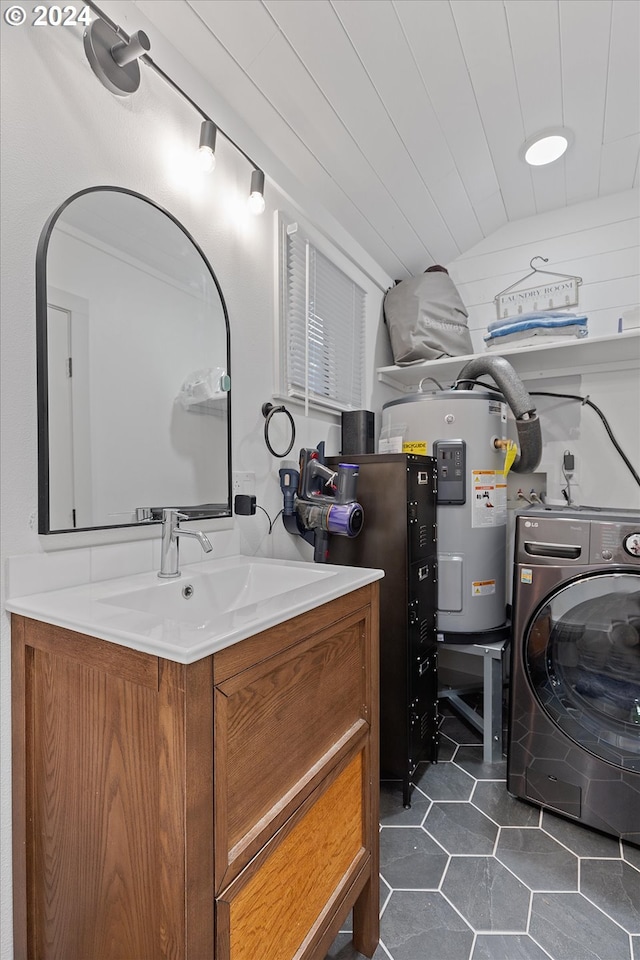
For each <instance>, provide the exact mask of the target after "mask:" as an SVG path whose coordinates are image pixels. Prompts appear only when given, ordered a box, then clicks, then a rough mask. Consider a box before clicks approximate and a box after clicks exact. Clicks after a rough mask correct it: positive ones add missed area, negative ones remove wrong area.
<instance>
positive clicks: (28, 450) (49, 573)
mask: <svg viewBox="0 0 640 960" xmlns="http://www.w3.org/2000/svg"><path fill="white" fill-rule="evenodd" d="M117 6H118V10H117V16H118V20H119V22H120V23H122V24H123V26H124V27H125V29H127V28H128V29H130V30H131V29H137V28H138V27H140V26H141V27H144V26H145V24H144V22H143V18H142V17H141V16H139V14H138V11H137V10H135V8H133V9H132V8H131V7H130V5H129V4H126V3H124V2H121V3H118V5H117ZM128 17H130V18H132V19H133V21H134V22H135V27H133V26H130V25H128ZM141 21H142V22H141ZM149 32H150V33H151V34H152V35H153V30H150V31H149ZM1 34H2V37H1V39H2V114H3V117H2V120H3V136H2V217H3V229H2V238H1V239H2V262H3V280H2V292H1V296H2V326H1V337H2V377H1V390H2V414H1V415H2V422H1V427H2V429H1V442H2V452H1V456H0V469H1V471H2V474H1V476H2V485H1V494H2V501H1V509H2V517H1V521H2V543H1V558H0V559H1V563H2V568H1V569H2V598H1V599H2V604H3V612H2V624H1V627H2V630H1V640H0V657H1V680H0V702H1V713H0V731H1V740H0V749H1V766H0V785H1V786H0V791H1V792H0V817H1V822H0V833H1V848H0V871H1V878H0V879H1V897H0V899H1V904H2V905H1V910H2V913H1V916H0V923H1V940H0V956H1V957H2V958H3V960H9V958H10V957H11V956H12V934H11V865H10V847H11V830H10V823H11V805H10V787H11V770H10V716H11V697H10V640H9V619H8V617H7V615H6V613H5V612H4V598H5V596H6V587H7V584H6V576H5V574H6V560H7V557H12V556H15V555H23V554H24V555H34V556H36V559H37V560H38V568H39V569H40V570H41V571H42V574H41V577H42V579H41V581H40V589H44V588H45V587H44V584H46V586H47V587H49V588H51V585H52V584H53V585H54V586H55V583H56V582H59V580H58V577H59V576H63V577H66V576H67V575H68V574H69V575H74V574H73V573H72V571H75V572H76V573H78V572H79V570H80V568H85V570H86V567H87V565H89V566H90V568H91V572H92V576H93V578H100V577H104V576H115V575H118V574H122V573H126V572H136V571H137V570H139V569H151V568H152V567H153V565H154V563H155V562H156V561H157V540H158V534H157V532H156V531H151V530H149V529H145V530H141V531H137V530H133V531H132V530H131V529H127V530H124V531H119V532H118V533H117V534H111V535H110V534H108V533H107V532H96V533H95V534H68V535H58V536H56V537H49V538H46V537H39V536H38V534H37V522H36V517H35V511H36V508H37V433H36V430H37V418H36V347H35V269H34V264H35V254H36V247H37V243H38V238H39V236H40V232H41V230H42V228H43V226H44V223H45V221H46V220H47V218H48V217H49V216H50V214H51V213H52V212H53V211H54V210H55V209H57V207H58V206H59V205H60V203H61V202H62V201H63V200H65V199H66V198H67V197H68V196H70V195H71V194H74V193H76V192H77V191H79V190H81V189H83V188H85V187H89V186H96V185H101V184H102V185H113V186H122V187H127V188H129V189H131V190H135V191H137V192H139V193H142V194H144V195H146V196H148V197H149V198H150V199H152V200H153V201H155V202H156V203H158V204H159V205H160V206H161V207H163V208H165V209H166V210H168V211H169V212H171V213H172V214H173V215H174V216H175V217H177V218H178V219H179V220H180V221H181V223H182V224H183V225H184V226H185V228H186V229H187V230H188V231H189V232H190V233H191V235H192V236H193V237H194V239H195V240H196V242H197V243H198V244H199V245H200V246H201V247H202V249H203V251H204V253H205V255H206V256H207V257H208V259H209V261H210V262H211V264H212V266H213V269H214V270H215V272H216V275H217V277H218V280H219V282H220V285H221V287H222V289H223V292H224V295H225V299H226V302H227V307H228V311H229V317H230V325H231V375H232V382H233V387H232V427H233V431H232V440H233V466H234V469H235V470H239V471H252V472H253V473H255V476H256V492H257V496H258V502H259V503H260V504H262V506H263V507H264V508H265V509H266V510H267V511H268V512H269V513H270V514H271V516H275V514H276V513H277V512H278V510H279V508H280V505H281V497H280V492H279V486H278V480H277V469H278V467H279V463H278V462H277V461H274V460H273V458H272V457H271V456H270V454H269V453H268V451H267V449H266V447H265V445H264V442H263V437H262V431H263V426H264V419H263V417H262V414H261V405H262V403H263V402H265V401H267V400H270V399H272V397H273V391H274V356H273V344H274V337H273V330H274V302H275V296H274V235H275V231H274V223H273V220H274V214H275V210H276V209H277V208H283V209H287V210H288V211H289V213H290V214H291V215H292V216H293V217H295V216H297V215H298V214H299V211H298V210H296V208H295V206H294V205H293V204H292V203H291V201H290V200H289V199H288V198H286V197H283V196H282V195H281V194H280V193H279V192H278V191H277V189H276V187H275V185H274V184H273V182H272V181H270V180H269V173H270V171H269V169H267V187H266V201H267V210H266V213H265V215H264V216H262V217H258V218H254V217H251V216H250V215H247V214H246V212H245V211H246V204H245V199H246V196H247V193H248V186H249V178H250V172H251V169H250V167H249V166H248V164H247V162H246V161H245V160H244V159H243V158H242V157H241V156H240V155H239V154H238V153H237V152H236V151H235V150H234V149H233V148H232V147H231V146H229V144H228V143H226V142H225V140H224V138H223V137H219V139H218V149H217V155H218V164H217V168H216V171H215V174H214V176H213V177H211V178H209V179H205V178H199V179H198V178H195V177H194V176H193V174H192V170H191V167H190V158H191V155H192V152H193V149H194V147H195V145H196V144H197V140H198V134H199V126H200V118H199V117H198V116H197V115H196V114H195V113H194V112H193V111H192V110H191V109H190V108H189V107H188V105H187V104H185V103H184V102H183V101H182V100H181V99H180V98H179V97H177V96H176V95H175V94H174V93H173V92H172V91H171V90H170V89H169V87H167V86H166V85H165V84H164V83H163V82H162V81H161V80H160V79H159V78H158V77H156V76H155V75H154V74H153V73H152V71H150V70H148V69H144V68H143V71H142V72H143V77H142V81H143V82H142V85H141V88H140V90H139V91H138V93H137V94H136V95H135V96H133V97H131V98H128V99H126V98H125V99H120V98H116V97H114V96H112V95H111V94H110V93H109V92H108V91H107V90H106V89H105V88H104V87H102V86H101V84H100V83H99V82H98V80H97V79H96V78H95V77H94V75H93V73H92V72H91V69H90V67H89V64H88V62H87V60H86V58H85V56H84V52H83V45H82V34H81V31H79V30H76V29H73V28H66V29H63V28H59V29H54V28H45V29H41V30H38V29H32V28H30V27H28V26H26V25H25V26H24V27H22V28H9V27H5V26H4V25H3V29H2V31H1ZM153 53H154V55H155V58H156V60H157V62H158V63H159V64H160V65H161V66H162V68H163V69H164V70H166V71H167V72H168V73H169V74H170V75H172V76H174V77H175V78H176V79H177V80H178V81H179V82H180V83H181V84H182V85H183V86H184V87H185V88H187V90H188V92H189V93H190V94H191V95H192V96H194V97H195V99H197V100H198V101H199V102H200V104H201V106H202V107H203V109H205V110H207V112H209V114H210V115H211V116H213V118H214V119H217V118H218V114H217V113H216V108H217V107H218V106H219V101H217V100H216V97H215V94H213V93H212V92H211V91H207V89H206V88H203V87H202V84H201V82H200V86H199V85H198V84H199V81H198V78H197V77H195V75H194V74H193V73H192V72H191V71H190V68H189V66H188V64H186V63H185V61H184V60H182V59H181V58H180V57H179V56H178V55H177V54H175V53H174V52H172V51H171V48H170V47H168V46H167V44H166V41H162V42H160V43H158V45H157V47H156V48H154V50H153ZM222 125H223V126H224V123H222ZM241 145H242V146H244V147H245V149H248V150H249V151H251V150H252V149H253V146H248V145H247V144H244V143H243V144H241ZM340 246H341V248H342V249H343V250H346V252H347V253H349V254H350V255H352V256H353V258H354V259H355V260H356V261H357V262H363V263H364V264H365V265H366V266H367V269H368V271H369V272H370V273H372V272H373V273H374V274H375V275H376V280H377V282H378V283H379V285H380V286H379V289H378V290H377V302H375V301H376V297H375V296H374V297H373V299H372V303H371V311H370V314H369V330H368V344H367V365H368V369H369V376H368V384H367V397H366V405H367V406H369V407H373V406H377V407H378V408H379V406H380V402H379V399H378V386H377V384H376V382H375V379H374V375H373V368H374V366H375V365H376V364H377V365H383V364H388V363H390V362H391V356H390V352H389V350H388V344H387V342H386V333H384V331H382V330H381V329H380V326H379V323H380V306H381V299H382V290H383V289H385V288H386V287H387V286H389V285H390V284H391V280H390V278H388V277H386V276H385V275H384V273H383V272H382V271H380V270H377V271H376V270H375V269H374V268H372V266H371V263H370V261H369V259H368V258H367V257H366V256H365V255H364V254H362V251H360V250H359V249H358V248H357V247H356V245H355V244H350V243H349V241H348V238H345V237H344V236H342V237H340ZM180 373H182V371H180ZM292 411H293V412H294V414H295V417H296V423H297V427H298V434H297V439H296V445H295V447H294V450H293V451H292V454H291V456H292V458H294V459H295V458H297V450H298V449H299V447H301V446H312V445H315V444H316V443H317V442H318V441H320V440H328V441H329V444H330V446H329V452H337V450H338V446H339V426H338V421H337V420H336V419H335V418H332V417H330V416H323V415H320V416H318V417H316V418H308V419H305V418H304V416H303V415H302V413H301V411H300V410H299V409H296V408H293V407H292ZM278 430H279V427H278V428H277V429H276V431H275V432H274V438H273V439H274V443H275V442H278V440H279V438H278ZM202 526H203V528H205V529H207V530H209V531H211V530H213V531H215V533H214V538H213V541H214V555H215V553H217V554H218V555H220V554H221V553H225V552H226V553H228V552H229V551H230V550H237V549H238V547H240V549H242V551H243V552H245V553H261V554H264V555H270V554H272V555H275V556H289V557H293V558H297V557H303V558H305V559H308V558H309V557H310V548H308V546H307V545H306V544H303V543H302V542H301V541H297V540H295V541H294V540H293V538H291V537H290V536H289V535H288V534H287V533H286V532H285V531H284V529H283V528H281V527H280V526H276V527H275V528H274V532H273V534H272V535H271V536H268V533H267V531H268V523H267V520H266V517H265V516H264V514H262V513H261V512H260V511H258V513H257V515H256V516H255V517H248V518H241V519H240V520H237V519H236V520H234V521H222V522H218V523H216V522H215V521H210V522H208V523H203V524H202ZM228 528H231V529H228ZM218 531H219V532H218ZM114 541H121V542H122V541H126V546H125V547H123V546H122V545H118V546H109V545H108V544H109V543H113V542H114ZM192 546H193V544H192V542H191V541H187V543H185V544H184V551H183V557H184V558H188V559H194V560H195V559H198V558H199V554H196V553H193V552H192ZM195 546H196V547H197V544H196V545H195ZM197 549H198V551H199V548H197ZM123 550H125V551H126V556H124V557H123V552H122V551H123ZM21 569H23V568H22V567H21V566H20V564H18V566H17V567H16V566H14V567H12V577H13V581H14V582H13V588H14V590H15V588H16V582H15V581H16V577H17V573H16V571H18V574H19V571H20V570H21ZM51 578H53V579H51ZM22 586H24V582H23V583H22ZM33 586H35V588H36V589H37V586H38V585H37V584H35V585H32V588H33ZM17 592H23V591H21V590H19V589H18V590H17Z"/></svg>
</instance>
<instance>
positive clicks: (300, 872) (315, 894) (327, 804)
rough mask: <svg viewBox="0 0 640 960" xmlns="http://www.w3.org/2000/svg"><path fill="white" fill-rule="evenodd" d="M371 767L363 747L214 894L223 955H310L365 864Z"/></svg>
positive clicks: (263, 959) (255, 958)
mask: <svg viewBox="0 0 640 960" xmlns="http://www.w3.org/2000/svg"><path fill="white" fill-rule="evenodd" d="M366 770H367V763H366V759H365V756H364V753H363V751H359V752H357V753H356V754H355V756H353V755H352V756H351V758H347V759H346V760H345V762H343V763H341V764H340V766H339V767H338V768H337V771H334V772H333V774H332V775H331V776H329V777H327V779H326V781H325V783H323V784H322V785H321V787H320V788H319V789H318V790H317V791H316V792H315V793H314V794H312V795H311V797H309V798H308V800H307V802H306V803H305V804H304V805H303V806H302V807H301V809H300V810H299V811H298V812H297V813H296V814H294V816H293V817H292V818H291V819H290V821H288V822H287V823H286V824H285V826H284V827H283V828H282V830H281V831H280V832H279V833H278V834H277V835H276V836H275V837H274V838H273V839H272V841H271V842H270V843H269V844H267V846H266V848H265V849H264V850H263V851H261V853H260V854H259V855H258V856H257V857H256V858H255V859H254V860H253V861H252V863H251V864H250V865H249V866H248V867H247V868H246V869H245V870H244V871H243V872H242V873H241V874H240V876H239V877H237V878H236V880H235V881H234V882H233V883H232V884H231V885H230V886H229V887H228V888H227V889H226V890H225V891H224V892H223V893H222V895H221V896H220V897H219V898H218V899H217V901H216V939H217V953H216V956H217V957H218V958H219V960H272V958H274V957H279V958H281V960H285V958H286V960H288V958H293V957H301V956H307V955H310V952H312V951H313V949H314V946H315V943H316V941H317V940H318V939H319V938H320V936H321V934H322V928H323V924H324V923H326V914H327V906H328V905H330V907H333V908H336V907H338V909H339V906H338V905H339V903H340V901H341V899H342V898H343V897H344V895H345V893H346V892H347V891H348V889H349V888H350V887H351V885H352V884H353V883H354V881H355V880H356V878H357V877H358V875H359V874H360V873H361V872H362V869H363V867H364V866H365V865H366V863H367V858H368V852H367V850H366V845H367V844H366V837H367V824H366V812H365V806H364V803H363V797H364V796H365V788H366ZM376 882H377V880H376ZM303 945H304V948H303ZM302 948H303V949H302ZM323 956H324V951H323Z"/></svg>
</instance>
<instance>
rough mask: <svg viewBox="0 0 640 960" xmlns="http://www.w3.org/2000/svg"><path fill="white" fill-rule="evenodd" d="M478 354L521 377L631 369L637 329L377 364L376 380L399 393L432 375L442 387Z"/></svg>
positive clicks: (638, 345) (638, 356) (638, 342)
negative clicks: (505, 363) (408, 362)
mask: <svg viewBox="0 0 640 960" xmlns="http://www.w3.org/2000/svg"><path fill="white" fill-rule="evenodd" d="M478 356H483V357H484V356H487V357H489V356H500V357H504V358H505V360H508V361H509V363H510V364H511V365H512V366H513V368H514V369H515V371H516V373H517V374H518V376H519V377H520V378H521V379H522V380H540V379H549V378H552V377H566V376H572V375H573V376H575V375H576V374H584V373H604V372H610V371H617V370H634V369H637V368H638V367H640V329H633V330H625V331H624V332H623V333H619V334H616V335H615V336H610V337H585V339H584V340H576V339H575V338H573V337H567V342H564V341H563V342H558V341H555V342H554V343H542V344H540V345H539V346H538V345H535V346H527V347H514V346H505V348H504V349H502V350H496V351H495V352H494V351H493V350H492V351H489V350H486V351H483V352H482V353H481V354H473V355H471V356H467V357H443V358H441V359H440V360H425V361H424V363H416V364H412V365H411V366H408V367H398V366H392V367H379V368H378V371H377V373H378V380H380V381H381V382H382V383H386V384H388V385H389V386H392V387H395V388H396V390H401V391H402V392H403V393H417V392H418V390H419V384H420V381H421V380H422V379H423V378H425V377H435V379H436V380H438V381H439V382H440V383H441V384H442V386H443V387H445V386H450V385H451V384H452V383H453V382H454V380H455V379H456V377H457V376H458V374H459V372H460V370H461V369H462V367H463V366H464V365H465V363H467V361H469V360H472V359H474V357H478ZM432 388H433V389H435V384H434V385H429V384H428V383H427V384H425V390H426V391H429V390H431V389H432Z"/></svg>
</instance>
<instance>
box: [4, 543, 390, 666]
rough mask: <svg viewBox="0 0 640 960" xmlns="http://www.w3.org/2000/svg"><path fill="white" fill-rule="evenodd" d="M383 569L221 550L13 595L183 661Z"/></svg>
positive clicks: (38, 613)
mask: <svg viewBox="0 0 640 960" xmlns="http://www.w3.org/2000/svg"><path fill="white" fill-rule="evenodd" d="M383 576H384V573H383V571H382V570H370V569H367V568H365V567H339V566H333V565H330V564H327V565H324V564H314V563H306V562H304V561H300V560H271V559H267V558H265V557H244V556H238V555H236V556H233V557H222V558H220V559H219V560H202V561H200V562H199V563H192V564H189V565H187V566H185V567H183V568H182V575H181V576H180V577H179V578H177V579H176V580H160V579H159V578H158V576H157V575H156V573H155V572H149V573H140V574H136V575H134V576H131V577H123V578H121V579H118V580H102V581H96V582H94V583H85V584H82V585H81V586H77V587H67V588H65V589H63V590H52V591H50V592H48V593H37V594H30V595H27V596H24V597H13V598H10V599H9V600H8V601H7V603H6V607H7V609H8V610H11V611H12V612H13V613H19V614H22V616H25V617H31V618H32V619H35V620H43V621H44V622H45V623H53V624H56V625H57V626H60V627H66V628H68V629H70V630H75V631H77V632H79V633H85V634H88V635H89V636H93V637H98V638H100V639H102V640H109V641H111V642H112V643H119V644H121V645H122V646H126V647H129V648H130V649H133V650H140V651H142V652H143V653H149V654H152V655H154V656H159V657H164V658H165V659H167V660H174V661H176V662H178V663H193V662H194V661H195V660H200V659H201V658H202V657H206V656H208V655H209V654H211V653H215V652H216V651H217V650H222V649H223V648H224V647H228V646H230V645H231V644H233V643H237V642H238V641H239V640H244V639H246V638H247V637H250V636H252V635H253V634H256V633H259V632H260V631H261V630H267V629H268V628H270V627H274V626H277V624H279V623H283V622H284V621H285V620H289V619H290V618H291V617H295V616H298V615H299V614H301V613H305V612H306V611H308V610H313V609H314V608H315V607H319V606H321V605H322V604H324V603H328V602H329V601H330V600H335V599H336V598H337V597H341V596H344V594H346V593H350V592H351V591H352V590H357V589H358V588H359V587H363V586H366V584H368V583H373V581H374V580H379V579H380V578H381V577H383Z"/></svg>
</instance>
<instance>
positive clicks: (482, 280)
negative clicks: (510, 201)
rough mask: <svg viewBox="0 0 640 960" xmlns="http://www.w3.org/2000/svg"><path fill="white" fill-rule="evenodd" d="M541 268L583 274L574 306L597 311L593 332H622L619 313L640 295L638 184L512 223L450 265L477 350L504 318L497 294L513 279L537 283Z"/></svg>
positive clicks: (591, 326) (582, 310) (577, 309)
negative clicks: (498, 315)
mask: <svg viewBox="0 0 640 960" xmlns="http://www.w3.org/2000/svg"><path fill="white" fill-rule="evenodd" d="M533 257H546V258H548V261H549V262H548V263H543V262H542V261H541V260H536V261H535V264H534V266H535V267H536V268H537V269H542V270H550V271H552V272H556V273H564V274H571V275H574V276H578V277H581V278H582V283H581V285H580V286H579V288H578V290H579V298H580V302H579V303H578V305H577V306H575V307H567V308H566V309H567V310H570V311H572V312H575V313H580V314H583V313H586V314H587V315H588V317H589V333H590V336H606V335H608V334H614V333H616V331H617V328H618V318H619V317H620V316H621V315H622V314H623V313H624V312H625V311H628V310H630V309H631V308H632V307H634V306H635V307H637V306H638V301H639V300H640V289H639V276H640V197H639V192H638V190H629V191H627V192H625V193H617V194H613V195H611V196H608V197H602V198H600V199H599V200H590V201H588V202H586V203H577V204H575V205H574V206H571V207H565V208H563V209H562V210H554V211H551V212H550V213H542V214H540V215H539V216H537V217H528V218H526V219H525V220H518V221H516V222H514V223H507V224H505V225H504V226H503V227H501V228H500V229H499V230H496V232H495V233H493V234H491V236H490V237H487V238H486V239H485V240H482V241H481V242H480V243H478V244H477V245H476V246H475V247H472V248H471V250H468V251H467V252H466V253H465V254H464V255H463V256H461V257H458V259H457V260H454V261H453V262H452V263H451V264H450V265H449V272H450V274H451V277H452V278H453V280H454V281H455V283H456V286H457V287H458V290H459V291H460V295H461V297H462V299H463V301H464V303H465V306H466V307H467V310H468V313H469V329H470V330H471V336H472V339H473V343H474V348H475V349H476V350H482V349H483V348H484V342H483V339H482V337H483V335H484V334H485V333H486V328H487V324H488V323H490V322H491V321H492V320H495V319H496V310H495V304H494V302H493V300H494V297H495V296H496V295H497V294H499V293H500V292H501V291H502V290H504V289H506V287H509V286H511V284H517V286H518V287H520V286H521V287H522V288H527V287H535V286H536V284H537V283H538V282H540V281H541V280H544V279H548V280H550V281H551V280H553V278H552V277H546V278H545V275H541V276H536V275H534V276H533V277H531V278H530V279H529V280H527V281H524V282H523V283H522V284H519V283H517V281H519V280H520V279H521V278H522V277H524V276H526V274H528V273H530V272H531V267H530V262H531V260H532V259H533Z"/></svg>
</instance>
